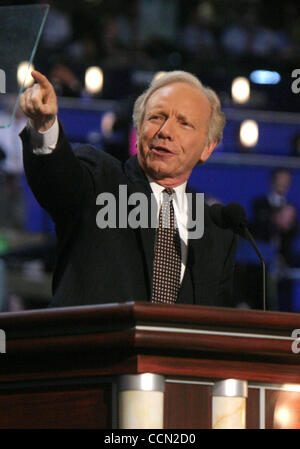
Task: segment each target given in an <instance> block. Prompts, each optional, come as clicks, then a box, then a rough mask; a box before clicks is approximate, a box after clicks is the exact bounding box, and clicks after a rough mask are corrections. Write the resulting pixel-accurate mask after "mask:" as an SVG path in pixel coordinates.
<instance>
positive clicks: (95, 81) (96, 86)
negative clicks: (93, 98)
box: [85, 66, 103, 94]
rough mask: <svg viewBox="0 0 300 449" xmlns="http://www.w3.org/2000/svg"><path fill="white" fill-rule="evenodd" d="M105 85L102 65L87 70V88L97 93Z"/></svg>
mask: <svg viewBox="0 0 300 449" xmlns="http://www.w3.org/2000/svg"><path fill="white" fill-rule="evenodd" d="M102 87H103V72H102V70H101V69H100V67H96V66H94V67H89V68H88V69H87V70H86V72H85V88H86V90H87V91H88V92H89V93H91V94H97V93H99V92H100V91H101V90H102Z"/></svg>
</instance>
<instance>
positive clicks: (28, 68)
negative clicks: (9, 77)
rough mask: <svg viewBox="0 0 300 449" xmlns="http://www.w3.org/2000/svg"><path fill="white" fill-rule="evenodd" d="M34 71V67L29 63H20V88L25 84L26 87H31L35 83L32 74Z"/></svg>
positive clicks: (18, 73) (18, 74)
mask: <svg viewBox="0 0 300 449" xmlns="http://www.w3.org/2000/svg"><path fill="white" fill-rule="evenodd" d="M32 70H34V66H33V65H32V64H29V62H28V61H23V62H20V64H19V65H18V70H17V80H18V83H19V86H22V85H23V83H24V87H25V88H26V87H29V86H31V85H32V84H33V83H34V79H33V78H32V76H31V72H32Z"/></svg>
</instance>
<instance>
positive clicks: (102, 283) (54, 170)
mask: <svg viewBox="0 0 300 449" xmlns="http://www.w3.org/2000/svg"><path fill="white" fill-rule="evenodd" d="M21 138H22V140H23V148H24V152H23V158H24V167H25V173H26V176H27V179H28V183H29V185H30V187H31V189H32V191H33V193H34V195H35V196H36V198H37V200H38V202H39V203H40V205H41V206H42V207H43V208H45V209H46V210H47V211H48V212H49V213H50V215H51V217H52V218H53V220H54V222H55V225H56V234H57V263H56V269H55V272H54V276H53V301H52V303H51V305H52V306H55V307H57V306H75V305H87V304H103V303H110V302H123V301H150V298H151V285H152V265H153V258H154V241H155V229H153V228H148V229H142V228H139V229H131V228H126V229H120V228H118V227H117V228H116V229H108V228H106V229H99V228H98V227H97V224H96V215H97V212H98V211H99V206H97V205H96V197H97V196H98V194H99V193H102V192H110V193H112V194H114V196H115V197H116V198H118V193H119V185H121V184H123V185H127V189H128V195H130V194H131V193H134V192H143V193H144V194H146V195H147V196H148V198H150V195H151V188H150V185H149V182H148V180H147V178H146V176H145V174H144V172H143V171H142V170H141V168H140V166H139V164H138V161H137V158H136V157H133V158H131V159H129V160H128V161H127V162H126V163H124V164H122V163H121V162H120V161H118V160H116V159H114V158H113V157H112V156H110V155H108V154H106V153H105V152H102V151H98V150H95V149H93V148H92V147H90V146H87V145H85V146H81V147H79V148H78V149H77V150H76V151H75V154H76V156H77V157H76V156H75V154H74V152H73V150H72V149H71V147H70V145H69V143H68V141H67V139H66V137H65V135H64V133H63V130H62V129H61V128H60V134H59V140H58V143H57V147H56V149H55V150H54V151H53V153H51V154H49V155H42V156H38V155H35V154H34V153H33V152H32V148H31V147H30V142H29V135H28V133H27V131H26V129H25V130H23V132H22V133H21ZM149 203H150V201H149ZM117 210H118V205H117ZM236 249H237V237H236V235H234V234H233V233H232V232H231V231H229V230H226V231H225V230H222V229H219V228H217V227H216V226H215V225H214V224H213V223H212V221H211V220H210V217H209V213H208V206H205V231H204V236H203V237H202V238H201V239H198V240H190V241H189V246H188V261H187V267H186V271H185V275H184V278H183V281H182V285H181V290H180V294H179V299H178V303H184V304H198V305H212V306H231V305H232V303H231V290H232V279H233V272H234V262H235V253H236Z"/></svg>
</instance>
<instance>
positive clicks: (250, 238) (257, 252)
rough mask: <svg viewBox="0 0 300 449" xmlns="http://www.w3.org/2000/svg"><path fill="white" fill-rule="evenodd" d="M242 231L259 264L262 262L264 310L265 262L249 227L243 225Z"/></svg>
mask: <svg viewBox="0 0 300 449" xmlns="http://www.w3.org/2000/svg"><path fill="white" fill-rule="evenodd" d="M244 232H245V237H246V238H247V239H248V240H250V242H251V243H252V246H253V248H254V249H255V251H256V254H257V255H258V257H259V258H260V261H261V264H262V273H263V309H264V311H265V310H266V264H265V261H264V259H263V256H262V255H261V252H260V251H259V249H258V247H257V245H256V243H255V240H254V238H253V237H252V234H251V232H250V231H249V229H248V228H247V227H246V226H245V227H244Z"/></svg>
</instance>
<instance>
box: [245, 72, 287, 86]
mask: <svg viewBox="0 0 300 449" xmlns="http://www.w3.org/2000/svg"><path fill="white" fill-rule="evenodd" d="M250 80H251V81H252V82H253V83H256V84H278V83H279V82H280V80H281V76H280V75H279V73H278V72H274V71H271V70H254V71H253V72H251V73H250Z"/></svg>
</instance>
